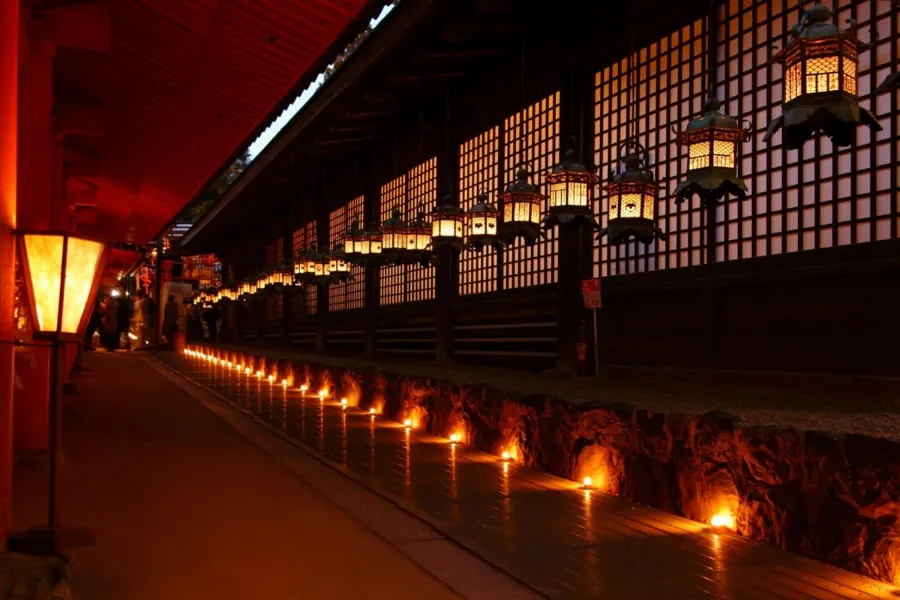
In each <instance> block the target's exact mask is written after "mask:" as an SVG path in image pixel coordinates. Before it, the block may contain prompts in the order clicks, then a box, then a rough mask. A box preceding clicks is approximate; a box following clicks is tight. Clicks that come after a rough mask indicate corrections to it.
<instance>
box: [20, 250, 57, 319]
mask: <svg viewBox="0 0 900 600" xmlns="http://www.w3.org/2000/svg"><path fill="white" fill-rule="evenodd" d="M62 248H63V237H62V236H50V235H26V236H25V252H26V254H27V255H28V271H29V274H30V277H31V293H32V296H33V298H34V311H35V315H34V320H35V324H36V325H37V329H38V330H40V331H56V324H57V320H58V313H57V311H58V309H59V278H60V277H61V276H62V273H61V270H62Z"/></svg>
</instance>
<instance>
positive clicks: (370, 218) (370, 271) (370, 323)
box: [363, 156, 381, 356]
mask: <svg viewBox="0 0 900 600" xmlns="http://www.w3.org/2000/svg"><path fill="white" fill-rule="evenodd" d="M370 173H371V179H370V181H369V187H368V189H367V190H366V194H365V201H364V204H363V215H364V217H365V218H364V225H363V227H365V226H366V225H368V224H369V223H373V222H376V221H377V220H378V215H379V213H380V208H381V188H380V187H379V186H378V185H377V184H376V183H375V158H374V156H373V157H372V165H371V169H370ZM365 273H366V274H365V277H366V297H365V306H364V312H365V316H366V319H365V333H364V336H365V338H364V340H363V351H364V353H365V354H366V356H372V355H374V354H375V353H376V352H377V351H378V339H377V336H378V305H379V303H380V300H381V298H380V295H379V294H380V288H381V267H376V266H367V267H366V268H365Z"/></svg>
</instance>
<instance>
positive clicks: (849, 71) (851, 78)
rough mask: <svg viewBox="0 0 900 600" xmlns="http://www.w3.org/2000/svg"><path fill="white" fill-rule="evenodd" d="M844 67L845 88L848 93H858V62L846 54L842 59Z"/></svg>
mask: <svg viewBox="0 0 900 600" xmlns="http://www.w3.org/2000/svg"><path fill="white" fill-rule="evenodd" d="M841 61H842V64H843V68H844V81H843V89H844V91H845V92H847V93H848V94H853V95H854V96H855V95H856V62H855V61H854V60H853V59H852V58H847V57H846V56H845V57H843V58H842V59H841Z"/></svg>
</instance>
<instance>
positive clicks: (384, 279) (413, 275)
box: [379, 158, 437, 305]
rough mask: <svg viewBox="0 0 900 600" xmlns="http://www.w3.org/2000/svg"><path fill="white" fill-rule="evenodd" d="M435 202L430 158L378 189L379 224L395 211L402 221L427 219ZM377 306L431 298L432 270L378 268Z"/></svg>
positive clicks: (434, 173) (433, 166)
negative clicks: (396, 209) (417, 218)
mask: <svg viewBox="0 0 900 600" xmlns="http://www.w3.org/2000/svg"><path fill="white" fill-rule="evenodd" d="M436 200H437V158H431V159H429V160H427V161H425V162H423V163H422V164H420V165H418V166H416V167H414V168H412V169H410V170H409V171H408V172H407V173H405V174H403V175H401V176H400V177H397V178H396V179H393V180H391V181H389V182H388V183H386V184H384V185H383V186H381V220H382V221H384V220H385V219H388V218H390V216H391V212H393V210H394V209H395V208H399V209H400V216H401V218H403V219H405V220H407V221H409V220H412V219H415V218H416V217H417V216H418V214H419V212H424V213H425V214H426V215H427V214H428V213H429V212H431V209H432V208H434V205H435V202H436ZM379 298H380V300H379V302H380V304H382V305H387V304H399V303H402V302H419V301H421V300H431V299H432V298H434V267H422V266H418V265H390V266H385V267H381V287H380V290H379Z"/></svg>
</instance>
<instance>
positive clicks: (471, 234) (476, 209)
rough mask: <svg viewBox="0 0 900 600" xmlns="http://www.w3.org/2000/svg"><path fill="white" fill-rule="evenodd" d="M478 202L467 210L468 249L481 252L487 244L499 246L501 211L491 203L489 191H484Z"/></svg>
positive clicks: (479, 195)
mask: <svg viewBox="0 0 900 600" xmlns="http://www.w3.org/2000/svg"><path fill="white" fill-rule="evenodd" d="M476 200H477V202H475V204H473V205H472V207H471V208H470V209H469V210H468V212H466V234H467V235H466V249H467V250H468V249H472V250H475V251H477V252H481V251H482V250H483V249H484V247H485V246H493V247H495V248H496V247H499V246H501V245H502V244H500V242H498V240H497V220H498V219H499V217H500V211H498V210H497V207H496V206H494V205H493V204H491V203H490V198H489V196H488V194H487V192H485V191H482V192H481V193H480V194H478V197H477V198H476Z"/></svg>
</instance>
